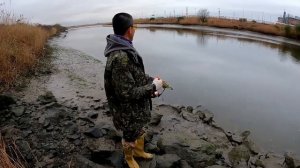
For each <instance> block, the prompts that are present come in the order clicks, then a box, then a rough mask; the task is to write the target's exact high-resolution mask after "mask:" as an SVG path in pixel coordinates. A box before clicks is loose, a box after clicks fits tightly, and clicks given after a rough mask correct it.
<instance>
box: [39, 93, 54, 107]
mask: <svg viewBox="0 0 300 168" xmlns="http://www.w3.org/2000/svg"><path fill="white" fill-rule="evenodd" d="M37 101H39V102H40V104H41V105H45V104H48V103H51V102H56V98H55V97H54V95H53V93H52V92H50V91H48V92H46V93H45V94H44V95H40V96H39V97H38V99H37Z"/></svg>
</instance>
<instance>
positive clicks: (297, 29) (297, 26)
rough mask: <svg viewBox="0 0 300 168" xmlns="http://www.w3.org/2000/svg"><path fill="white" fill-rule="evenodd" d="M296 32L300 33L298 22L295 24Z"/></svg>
mask: <svg viewBox="0 0 300 168" xmlns="http://www.w3.org/2000/svg"><path fill="white" fill-rule="evenodd" d="M295 30H296V32H297V34H300V24H297V25H296V27H295Z"/></svg>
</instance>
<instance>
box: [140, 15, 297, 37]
mask: <svg viewBox="0 0 300 168" xmlns="http://www.w3.org/2000/svg"><path fill="white" fill-rule="evenodd" d="M135 23H136V24H177V25H201V26H209V27H217V28H227V29H234V30H246V31H251V32H257V33H262V34H266V35H273V36H282V37H287V38H291V39H297V40H300V25H296V26H291V25H284V24H267V23H258V22H256V21H255V20H253V21H248V20H247V19H239V20H236V19H227V18H216V17H209V18H207V19H206V20H205V21H203V20H201V18H199V17H196V16H193V17H170V18H142V19H136V20H135Z"/></svg>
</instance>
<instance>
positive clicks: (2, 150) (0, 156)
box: [0, 135, 25, 168]
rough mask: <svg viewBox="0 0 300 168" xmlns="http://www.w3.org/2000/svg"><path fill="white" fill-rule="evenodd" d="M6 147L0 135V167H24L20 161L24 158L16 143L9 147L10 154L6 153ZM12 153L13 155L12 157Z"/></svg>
mask: <svg viewBox="0 0 300 168" xmlns="http://www.w3.org/2000/svg"><path fill="white" fill-rule="evenodd" d="M7 149H8V146H6V144H5V142H4V140H3V139H2V137H1V135H0V168H25V166H24V165H23V164H22V162H21V160H24V158H23V156H22V155H21V153H20V151H19V150H18V148H17V147H16V145H15V144H13V146H12V147H10V150H9V151H10V154H8V153H9V152H8V151H7ZM12 155H13V156H14V157H12Z"/></svg>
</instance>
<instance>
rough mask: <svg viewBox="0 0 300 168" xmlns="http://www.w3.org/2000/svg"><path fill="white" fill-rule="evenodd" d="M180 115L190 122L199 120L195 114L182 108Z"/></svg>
mask: <svg viewBox="0 0 300 168" xmlns="http://www.w3.org/2000/svg"><path fill="white" fill-rule="evenodd" d="M181 115H182V118H183V119H185V120H187V121H190V122H197V121H199V120H200V119H199V117H198V116H197V115H195V114H193V113H191V112H187V111H185V110H182V112H181Z"/></svg>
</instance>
